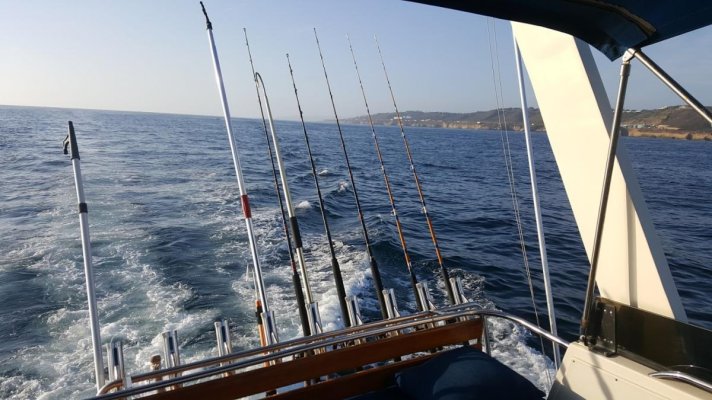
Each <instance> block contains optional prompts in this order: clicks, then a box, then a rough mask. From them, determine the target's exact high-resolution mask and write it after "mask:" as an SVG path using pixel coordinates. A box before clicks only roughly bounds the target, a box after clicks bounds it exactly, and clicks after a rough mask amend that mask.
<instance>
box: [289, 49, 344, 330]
mask: <svg viewBox="0 0 712 400" xmlns="http://www.w3.org/2000/svg"><path fill="white" fill-rule="evenodd" d="M287 65H289V76H290V77H291V78H292V86H293V87H294V97H295V98H296V99H297V109H298V110H299V119H300V120H301V121H302V130H303V131H304V141H305V142H306V144H307V154H308V155H309V163H310V164H311V170H312V176H314V186H316V194H317V197H318V198H319V209H320V210H321V220H322V221H323V222H324V232H325V233H326V240H327V242H328V243H329V253H330V255H331V271H332V273H333V274H334V281H335V283H336V293H337V294H338V297H339V306H340V307H341V316H342V318H343V321H344V324H345V325H346V326H347V327H348V326H351V325H352V322H353V321H351V320H350V318H349V309H348V306H347V305H346V289H344V280H343V278H342V276H341V267H340V266H339V261H338V260H337V259H336V251H335V250H334V242H333V240H332V239H331V230H330V229H329V221H328V219H327V217H326V207H325V206H324V197H323V196H322V194H321V187H320V186H319V178H318V174H317V173H316V164H315V163H314V157H313V155H312V151H311V145H310V144H309V134H308V133H307V126H306V124H305V123H304V113H303V112H302V105H301V103H300V102H299V94H297V84H296V83H295V82H294V71H293V70H292V62H291V61H290V60H289V54H287Z"/></svg>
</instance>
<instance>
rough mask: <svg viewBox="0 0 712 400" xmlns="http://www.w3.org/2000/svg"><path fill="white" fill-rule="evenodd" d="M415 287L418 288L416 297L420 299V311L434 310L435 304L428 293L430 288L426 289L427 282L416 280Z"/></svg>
mask: <svg viewBox="0 0 712 400" xmlns="http://www.w3.org/2000/svg"><path fill="white" fill-rule="evenodd" d="M415 287H416V289H417V290H418V298H419V299H420V304H421V306H422V308H423V309H422V310H421V311H432V310H434V309H435V305H434V304H433V296H432V295H431V294H430V290H429V289H428V282H425V281H423V282H418V283H417V284H416V285H415Z"/></svg>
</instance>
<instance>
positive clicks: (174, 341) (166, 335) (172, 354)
mask: <svg viewBox="0 0 712 400" xmlns="http://www.w3.org/2000/svg"><path fill="white" fill-rule="evenodd" d="M162 336H163V358H164V360H165V361H166V368H171V367H177V366H179V365H180V349H179V348H178V331H177V330H175V329H174V330H172V331H165V332H163V333H162Z"/></svg>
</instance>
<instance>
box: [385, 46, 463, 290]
mask: <svg viewBox="0 0 712 400" xmlns="http://www.w3.org/2000/svg"><path fill="white" fill-rule="evenodd" d="M373 38H374V39H375V40H376V47H377V48H378V56H379V57H380V58H381V65H382V66H383V74H384V75H385V76H386V82H387V83H388V90H389V91H390V93H391V100H393V108H394V109H395V111H396V118H397V120H398V127H399V128H400V132H401V137H402V138H403V145H404V146H405V153H406V155H407V156H408V163H409V164H410V170H411V171H412V172H413V180H414V181H415V187H416V188H417V189H418V197H419V198H420V205H421V207H422V210H423V215H424V216H425V222H426V223H427V224H428V231H429V232H430V239H432V241H433V246H435V255H436V257H437V259H438V265H439V266H440V273H441V274H442V275H443V280H444V281H445V287H446V288H447V295H448V299H449V300H450V303H451V304H456V302H455V291H454V290H453V287H452V284H451V282H450V274H449V272H448V270H447V268H445V263H444V262H443V256H442V254H441V253H440V245H439V244H438V238H437V236H436V235H435V227H434V226H433V221H432V220H431V219H430V214H429V213H428V208H427V207H426V206H425V195H424V194H423V187H422V185H421V184H420V178H418V173H417V172H416V170H415V162H414V161H413V153H412V152H411V150H410V143H409V142H408V139H407V138H406V135H405V129H403V118H401V114H400V111H398V105H397V104H396V97H395V95H394V94H393V87H391V80H390V79H389V77H388V71H387V70H386V63H385V62H384V61H383V54H382V53H381V45H380V44H379V43H378V38H377V37H376V36H375V35H374V36H373Z"/></svg>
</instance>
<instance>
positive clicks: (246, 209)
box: [240, 194, 252, 218]
mask: <svg viewBox="0 0 712 400" xmlns="http://www.w3.org/2000/svg"><path fill="white" fill-rule="evenodd" d="M240 204H242V213H243V214H244V215H245V218H252V211H250V199H249V198H247V195H246V194H243V195H242V196H240Z"/></svg>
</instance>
